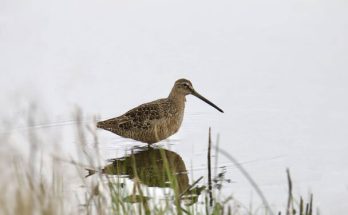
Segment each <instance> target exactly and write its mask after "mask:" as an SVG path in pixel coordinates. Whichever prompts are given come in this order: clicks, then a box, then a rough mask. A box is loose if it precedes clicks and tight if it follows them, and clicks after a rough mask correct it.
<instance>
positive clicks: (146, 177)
mask: <svg viewBox="0 0 348 215" xmlns="http://www.w3.org/2000/svg"><path fill="white" fill-rule="evenodd" d="M110 161H112V163H111V164H109V165H106V166H105V167H104V168H102V170H101V173H102V174H106V175H126V176H127V177H128V178H129V179H132V180H133V181H134V182H135V183H138V182H139V183H140V184H143V185H146V186H148V187H159V188H166V187H170V188H172V189H174V193H176V196H177V197H179V198H178V199H179V201H181V200H184V202H185V204H186V205H192V204H194V203H196V202H197V200H198V197H199V195H200V194H201V192H202V191H203V190H204V189H205V186H202V187H199V186H193V185H194V184H196V183H194V184H193V185H190V184H189V178H188V174H187V170H186V166H185V163H184V161H183V160H182V158H181V157H180V155H178V154H177V153H175V152H173V151H170V150H166V149H161V148H152V147H146V148H141V149H140V151H137V152H134V153H132V154H131V155H129V156H126V157H122V158H117V159H110ZM88 171H89V172H88V175H87V176H86V177H88V176H90V175H93V174H94V173H96V171H94V170H88ZM196 182H197V181H196ZM143 197H145V196H143ZM143 199H147V197H145V198H143Z"/></svg>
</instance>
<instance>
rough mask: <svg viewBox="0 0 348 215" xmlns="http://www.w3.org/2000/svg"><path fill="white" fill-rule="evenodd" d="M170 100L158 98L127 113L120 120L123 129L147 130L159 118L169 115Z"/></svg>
mask: <svg viewBox="0 0 348 215" xmlns="http://www.w3.org/2000/svg"><path fill="white" fill-rule="evenodd" d="M168 105H169V103H168V102H166V101H165V100H156V101H154V102H150V103H146V104H143V105H140V106H138V107H136V108H134V109H132V110H130V111H128V112H127V113H125V114H124V115H123V116H122V117H120V120H119V122H118V124H119V127H120V128H122V129H125V130H127V129H129V128H137V129H142V130H147V129H149V128H150V127H151V125H153V124H154V123H155V122H156V121H157V120H161V119H162V118H164V117H166V116H167V114H168V113H167V111H165V110H166V109H167V106H168Z"/></svg>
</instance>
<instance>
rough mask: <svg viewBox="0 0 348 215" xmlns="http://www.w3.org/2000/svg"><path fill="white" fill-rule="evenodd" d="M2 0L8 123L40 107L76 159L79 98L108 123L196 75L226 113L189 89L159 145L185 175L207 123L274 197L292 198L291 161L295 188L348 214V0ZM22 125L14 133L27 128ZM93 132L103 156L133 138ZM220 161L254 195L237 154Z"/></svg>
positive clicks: (197, 169) (0, 76) (0, 77)
mask: <svg viewBox="0 0 348 215" xmlns="http://www.w3.org/2000/svg"><path fill="white" fill-rule="evenodd" d="M3 3H4V4H2V6H1V7H0V8H1V9H0V27H1V34H0V47H1V48H0V58H1V59H2V61H1V63H0V90H1V92H2V93H1V95H0V103H1V107H0V110H1V117H2V118H3V119H5V120H9V121H11V124H12V127H14V128H19V127H25V126H26V122H27V118H26V117H25V116H27V113H28V109H29V106H30V103H31V102H33V103H36V104H37V105H38V107H39V108H38V115H39V116H40V117H38V119H35V123H39V124H40V123H44V124H45V123H47V122H51V123H52V125H55V126H51V127H50V128H45V129H46V130H45V132H51V133H53V134H56V133H62V134H60V135H58V134H57V136H59V138H57V139H59V140H60V141H61V142H63V143H64V144H61V145H60V147H61V148H62V149H63V151H64V152H65V153H66V155H67V157H68V156H69V155H70V154H72V155H73V154H74V148H75V145H74V142H76V138H75V135H74V132H75V130H74V122H73V121H74V118H73V111H74V108H75V107H76V106H78V107H80V108H81V109H82V110H83V112H84V116H86V117H87V122H88V123H89V124H91V122H92V120H91V119H90V116H94V115H97V116H98V118H100V119H107V118H111V117H114V116H118V115H120V114H123V113H124V112H126V111H127V110H129V109H130V108H133V107H135V106H136V105H139V104H141V103H144V102H148V101H152V100H154V99H157V98H161V97H166V96H167V95H168V94H169V92H170V89H171V87H172V85H173V83H174V81H175V80H176V79H178V78H188V79H190V80H191V81H192V83H193V86H194V87H195V89H196V90H197V91H198V92H199V93H201V94H202V95H204V96H205V97H207V98H208V99H210V100H211V101H213V102H214V103H216V104H217V105H218V106H219V107H221V108H222V109H223V110H224V111H225V113H224V114H221V113H219V112H218V111H216V110H215V109H213V108H211V107H210V106H208V105H206V104H205V103H203V102H201V101H200V100H198V99H196V98H194V97H191V96H189V97H188V98H187V103H186V105H187V106H186V110H185V118H184V122H183V125H182V127H181V129H180V131H179V132H178V133H177V134H175V135H173V136H172V137H171V138H169V140H168V141H163V142H161V143H159V145H160V146H162V147H163V148H166V149H168V150H171V151H173V152H175V153H177V154H178V155H180V156H181V158H182V160H183V161H184V163H185V165H186V168H187V169H188V170H189V175H190V176H191V175H193V176H192V177H190V179H197V178H199V177H200V176H201V175H203V176H206V154H207V139H208V128H209V127H212V137H213V140H214V142H215V143H216V141H215V140H216V138H217V136H218V134H219V136H220V141H219V145H220V147H221V148H222V149H224V150H226V151H228V152H229V153H231V154H232V155H234V156H235V157H236V158H237V159H238V160H239V162H240V163H242V164H243V165H244V167H245V168H246V169H247V170H248V171H249V173H250V174H251V175H252V176H253V178H254V179H255V181H256V182H257V183H258V184H259V186H260V188H261V189H262V190H263V191H264V193H265V195H266V197H267V198H268V200H269V202H271V204H273V205H275V207H278V206H281V205H284V204H285V202H286V197H285V193H286V189H287V188H286V175H285V169H286V168H287V167H289V168H290V170H291V172H292V176H293V180H294V183H295V185H294V192H295V194H303V195H306V194H307V193H309V192H313V193H314V196H315V202H316V205H317V206H319V207H320V209H321V212H322V213H323V214H343V213H345V212H346V211H347V210H348V205H347V203H346V199H348V183H347V181H348V172H347V168H346V167H347V164H348V158H347V156H346V155H347V152H348V145H347V139H348V134H347V129H348V112H347V110H348V102H347V99H344V98H345V97H346V94H347V91H348V87H347V84H346V83H347V81H348V73H347V72H346V71H347V69H348V66H347V60H348V52H347V50H348V44H347V40H346V38H347V37H348V31H347V27H346V26H347V25H348V17H347V13H346V8H347V4H346V3H345V2H343V1H338V0H337V1H306V2H302V1H295V0H292V1H287V2H278V1H272V0H268V1H263V2H262V4H261V3H260V2H259V1H253V0H251V1H243V2H231V1H224V0H222V1H218V2H214V3H212V2H210V1H189V2H187V1H161V2H158V1H147V2H139V1H126V2H120V1H112V2H111V1H103V2H100V1H99V2H95V1H83V2H82V1H80V0H77V1H74V2H71V1H65V0H63V1H59V2H47V1H42V0H32V1H27V2H25V3H23V2H22V1H16V0H15V1H13V0H11V1H10V0H5V1H3ZM19 5H20V6H19ZM67 5H69V6H67ZM28 8H30V9H28ZM91 14H92V15H91ZM13 23H15V24H13ZM66 121H71V123H70V122H69V123H61V124H59V126H58V125H57V122H66ZM35 129H36V128H35ZM57 129H58V130H59V131H57ZM15 130H16V132H15V133H12V134H11V135H12V136H15V137H13V138H14V139H20V138H21V137H23V132H25V131H23V129H15ZM24 130H25V129H24ZM2 131H4V132H8V129H7V128H6V127H5V128H2ZM98 136H99V137H100V143H101V152H102V156H103V158H105V159H108V158H114V157H118V156H123V155H124V150H125V149H129V148H131V147H133V146H135V145H138V143H135V142H132V141H129V140H125V139H122V138H119V137H117V136H115V135H113V134H111V133H108V132H106V131H101V130H100V131H99V130H98ZM25 144H26V143H24V142H23V145H22V146H20V147H19V148H20V149H21V150H25V148H26V145H25ZM49 146H50V144H49V143H48V144H47V146H44V147H47V148H49ZM91 147H92V143H91ZM218 166H219V167H221V168H222V167H224V168H225V169H226V171H227V173H226V178H228V179H231V180H232V181H233V182H232V183H230V184H226V187H225V188H224V192H226V193H233V194H234V196H235V197H236V198H237V199H239V200H240V201H242V202H250V201H254V202H255V204H257V202H258V201H259V200H258V198H257V196H256V194H255V193H254V191H253V189H252V188H251V187H250V185H249V184H248V182H247V181H246V180H245V178H244V177H243V176H242V175H241V174H240V173H239V171H238V170H237V169H236V168H235V167H234V165H233V164H231V163H230V161H228V160H227V159H226V158H224V157H223V156H219V157H218Z"/></svg>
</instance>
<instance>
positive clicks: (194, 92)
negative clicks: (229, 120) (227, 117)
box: [192, 91, 224, 113]
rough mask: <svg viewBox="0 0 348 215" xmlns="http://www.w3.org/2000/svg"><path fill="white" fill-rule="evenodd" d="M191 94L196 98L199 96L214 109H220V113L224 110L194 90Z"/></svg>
mask: <svg viewBox="0 0 348 215" xmlns="http://www.w3.org/2000/svg"><path fill="white" fill-rule="evenodd" d="M192 95H194V96H196V97H197V98H200V99H201V100H202V101H204V102H205V103H207V104H209V105H211V106H213V107H214V108H215V109H216V110H218V111H220V112H221V113H223V112H224V111H223V110H221V109H220V108H219V107H218V106H216V105H215V104H214V103H213V102H211V101H209V100H208V99H206V98H204V97H203V96H202V95H200V94H199V93H197V92H196V91H193V92H192Z"/></svg>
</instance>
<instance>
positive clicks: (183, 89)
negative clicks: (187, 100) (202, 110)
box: [171, 78, 224, 113]
mask: <svg viewBox="0 0 348 215" xmlns="http://www.w3.org/2000/svg"><path fill="white" fill-rule="evenodd" d="M189 94H191V95H194V96H196V97H197V98H199V99H201V100H202V101H204V102H206V103H207V104H209V105H211V106H212V107H214V108H215V109H217V110H218V111H220V112H221V113H223V112H224V111H223V110H221V109H220V108H219V107H218V106H216V105H215V104H214V103H212V102H211V101H209V100H208V99H206V98H204V97H203V96H202V95H200V94H199V93H197V91H196V90H195V89H194V88H193V86H192V83H191V81H189V80H187V79H183V78H182V79H179V80H177V81H176V82H175V84H174V87H173V89H172V93H171V95H172V96H186V95H189Z"/></svg>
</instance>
